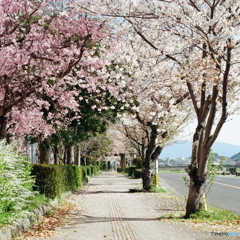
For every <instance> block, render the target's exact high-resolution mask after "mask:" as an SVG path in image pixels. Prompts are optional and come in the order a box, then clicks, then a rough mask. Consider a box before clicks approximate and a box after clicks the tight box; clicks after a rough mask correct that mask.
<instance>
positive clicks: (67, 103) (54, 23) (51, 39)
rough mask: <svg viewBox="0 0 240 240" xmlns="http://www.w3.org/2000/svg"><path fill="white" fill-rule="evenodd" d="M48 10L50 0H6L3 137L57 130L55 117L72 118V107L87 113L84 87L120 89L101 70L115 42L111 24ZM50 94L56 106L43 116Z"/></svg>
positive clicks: (1, 8) (0, 94) (1, 53)
mask: <svg viewBox="0 0 240 240" xmlns="http://www.w3.org/2000/svg"><path fill="white" fill-rule="evenodd" d="M46 10H47V1H37V3H34V4H33V2H32V1H29V0H18V1H16V0H0V15H1V19H0V70H1V71H0V138H4V137H5V134H6V131H8V132H10V133H12V134H14V135H16V136H20V135H25V134H38V133H41V132H42V133H44V135H45V136H47V135H49V134H51V133H53V132H54V127H53V126H51V124H49V122H51V123H54V124H55V125H58V124H65V123H66V122H69V121H70V119H68V117H66V116H67V115H68V113H69V111H74V112H79V115H81V113H80V112H81V108H80V106H79V104H78V100H79V97H81V96H80V93H79V90H78V89H79V87H80V88H86V89H88V90H89V92H93V91H96V90H97V86H101V88H102V89H104V88H105V89H108V90H109V89H110V90H111V91H115V92H116V89H115V87H110V88H109V87H107V86H105V85H106V79H105V78H104V76H101V69H102V68H103V67H104V66H105V65H106V63H107V61H105V59H106V58H105V57H104V56H106V54H107V53H108V51H109V47H110V44H111V43H110V40H109V36H108V31H109V29H107V28H106V26H105V24H104V23H103V22H102V21H101V20H97V19H87V18H86V17H84V16H81V14H79V13H78V14H76V13H75V12H71V13H69V12H66V11H62V12H55V14H49V9H48V11H46ZM97 70H98V74H93V73H94V72H95V71H97ZM73 71H74V72H75V73H77V74H75V75H74V74H73ZM99 78H101V81H99ZM108 84H109V83H108ZM46 98H47V99H48V100H46ZM49 99H50V101H51V102H54V108H55V109H54V110H55V112H49V113H48V115H47V117H45V118H43V111H42V110H43V108H44V109H45V110H48V108H49ZM46 120H48V123H47V121H46ZM50 120H51V121H50ZM65 120H66V121H65Z"/></svg>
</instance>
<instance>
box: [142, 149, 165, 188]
mask: <svg viewBox="0 0 240 240" xmlns="http://www.w3.org/2000/svg"><path fill="white" fill-rule="evenodd" d="M149 149H150V148H149ZM162 149H163V147H160V146H157V147H156V148H155V150H154V151H153V153H152V154H151V155H150V156H151V157H150V158H149V157H148V156H149V155H148V154H146V157H145V159H144V161H143V166H142V180H143V189H144V190H150V188H151V185H152V184H153V177H154V169H155V162H156V161H158V157H159V155H160V154H161V152H162ZM147 151H148V150H147Z"/></svg>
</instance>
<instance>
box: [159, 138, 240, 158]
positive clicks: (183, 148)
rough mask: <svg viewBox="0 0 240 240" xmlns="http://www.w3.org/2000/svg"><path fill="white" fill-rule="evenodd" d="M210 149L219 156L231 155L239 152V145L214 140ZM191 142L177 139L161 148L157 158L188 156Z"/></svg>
mask: <svg viewBox="0 0 240 240" xmlns="http://www.w3.org/2000/svg"><path fill="white" fill-rule="evenodd" d="M212 150H213V152H214V153H217V154H218V155H220V156H225V157H229V158H230V157H232V156H233V155H235V154H237V153H239V152H240V146H237V145H232V144H228V143H222V142H215V143H214V144H213V147H212ZM191 151H192V143H191V142H188V141H179V142H178V143H176V144H173V145H171V146H167V147H165V148H164V149H163V151H162V153H161V155H160V157H159V158H161V159H165V158H167V157H169V158H179V157H185V158H188V157H190V156H191Z"/></svg>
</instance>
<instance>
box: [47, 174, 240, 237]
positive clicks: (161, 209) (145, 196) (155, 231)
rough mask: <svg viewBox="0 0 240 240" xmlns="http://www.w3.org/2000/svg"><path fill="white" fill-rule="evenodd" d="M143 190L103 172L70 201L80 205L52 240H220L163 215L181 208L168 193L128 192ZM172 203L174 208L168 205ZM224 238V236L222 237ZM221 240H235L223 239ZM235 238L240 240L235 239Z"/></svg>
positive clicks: (133, 182) (137, 181) (138, 183)
mask: <svg viewBox="0 0 240 240" xmlns="http://www.w3.org/2000/svg"><path fill="white" fill-rule="evenodd" d="M132 188H141V180H140V179H132V178H128V177H126V176H124V175H122V174H119V173H116V172H103V173H101V174H100V175H98V176H96V177H93V178H91V179H90V183H89V184H88V186H87V187H86V189H85V190H84V191H81V192H79V193H78V194H76V195H75V196H74V197H73V198H72V200H71V201H73V202H74V204H76V205H77V206H78V210H75V211H73V212H72V213H71V214H70V215H69V217H68V220H67V223H66V225H64V226H62V227H60V228H59V229H58V230H57V232H56V235H55V237H53V238H51V239H52V240H63V239H67V240H101V239H106V240H158V239H159V240H176V239H180V240H183V239H184V240H194V239H199V240H205V239H219V237H213V236H211V233H210V232H203V231H199V230H196V229H193V228H191V227H189V226H186V225H184V224H182V223H181V222H175V221H168V220H166V219H164V217H163V216H164V215H166V214H169V213H170V212H172V210H173V209H175V208H176V207H179V206H178V203H176V205H175V206H174V203H175V202H176V200H173V196H171V195H169V194H165V195H168V197H164V198H163V197H161V196H163V194H159V193H139V192H138V193H129V189H132ZM169 204H170V205H171V206H169ZM161 216H162V219H160V220H159V217H161ZM220 238H221V237H220ZM221 239H232V238H231V237H226V236H225V237H222V238H221ZM233 239H235V240H236V239H238V237H235V238H233Z"/></svg>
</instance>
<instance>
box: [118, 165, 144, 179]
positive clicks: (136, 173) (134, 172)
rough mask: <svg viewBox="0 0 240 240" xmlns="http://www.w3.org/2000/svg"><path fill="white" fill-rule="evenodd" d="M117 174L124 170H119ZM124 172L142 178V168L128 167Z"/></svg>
mask: <svg viewBox="0 0 240 240" xmlns="http://www.w3.org/2000/svg"><path fill="white" fill-rule="evenodd" d="M117 172H122V168H117ZM124 172H125V173H127V174H128V176H131V177H134V178H141V177H142V168H139V167H126V168H124Z"/></svg>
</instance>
